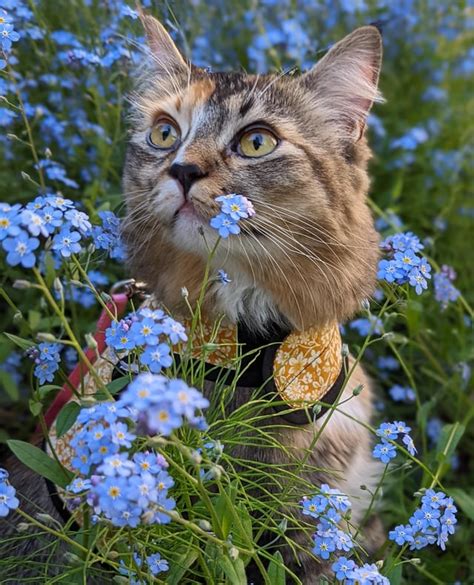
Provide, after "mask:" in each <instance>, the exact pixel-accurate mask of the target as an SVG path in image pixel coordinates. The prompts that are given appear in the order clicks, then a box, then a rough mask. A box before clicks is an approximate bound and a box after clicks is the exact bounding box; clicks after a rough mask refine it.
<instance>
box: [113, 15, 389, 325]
mask: <svg viewBox="0 0 474 585" xmlns="http://www.w3.org/2000/svg"><path fill="white" fill-rule="evenodd" d="M142 21H143V24H144V26H145V30H146V33H147V37H148V43H149V53H150V55H149V59H148V63H147V64H146V65H145V66H144V67H143V70H142V71H141V74H140V77H139V80H138V83H137V86H136V91H135V93H134V94H133V96H132V116H131V128H130V139H129V147H128V153H127V158H126V165H125V172H124V191H125V196H126V201H127V218H126V221H125V230H124V234H125V239H126V242H127V244H128V248H129V260H130V267H131V269H132V271H133V272H134V274H135V275H136V276H138V277H140V278H142V279H145V280H146V281H148V283H149V284H150V286H151V287H152V288H153V289H155V290H156V291H157V294H158V296H159V297H160V298H161V299H162V300H163V301H164V302H165V303H166V304H167V305H168V306H170V305H171V306H172V305H174V304H176V299H177V298H179V291H180V290H181V287H186V288H187V289H188V290H189V291H190V295H191V296H195V295H196V294H197V290H198V287H199V284H200V281H201V279H202V274H203V268H204V264H205V260H206V257H207V254H208V246H211V247H212V245H213V242H214V241H215V239H216V232H215V230H213V229H212V228H211V227H210V226H209V221H210V219H211V218H212V217H213V216H215V215H216V214H217V212H218V211H219V207H218V204H217V203H216V201H215V199H216V197H219V196H220V195H223V194H230V193H237V194H241V195H244V196H245V197H247V198H248V199H249V200H250V201H251V202H252V203H253V206H254V208H255V211H256V214H255V215H254V216H253V217H252V218H250V219H247V220H244V221H243V222H242V223H241V228H242V231H241V233H240V234H239V235H235V236H231V237H230V238H228V239H227V240H223V241H222V242H221V244H220V246H219V249H218V253H217V256H216V260H215V263H214V269H216V268H224V269H225V270H226V271H227V272H228V273H229V276H230V278H231V279H232V281H233V282H232V283H230V284H227V285H225V286H223V285H219V284H216V285H215V286H213V287H211V289H210V293H209V295H208V302H209V303H210V304H211V305H212V306H215V307H217V308H218V309H220V310H222V311H224V312H226V313H227V314H228V315H229V317H231V318H238V319H242V318H244V319H245V318H247V319H250V320H251V321H252V322H254V323H257V324H261V325H264V322H265V321H266V320H268V319H270V318H272V319H273V318H275V315H276V314H278V313H280V314H282V315H284V316H285V317H286V319H287V320H288V321H289V322H290V323H291V324H292V325H293V326H294V327H297V328H302V327H307V326H309V325H314V324H319V323H322V322H325V321H329V320H333V319H338V320H343V319H345V318H347V317H349V316H350V315H352V314H353V313H354V312H355V311H356V310H357V309H358V307H359V306H360V302H361V301H362V300H363V299H364V298H366V297H367V296H369V295H370V294H371V293H372V291H373V288H374V283H375V267H376V262H377V256H378V238H377V234H376V232H375V230H374V227H373V221H372V217H371V214H370V212H369V210H368V208H367V204H366V195H367V190H368V185H369V180H368V176H367V161H368V159H369V157H370V150H369V148H368V146H367V142H366V138H365V135H364V132H365V126H366V118H367V115H368V112H369V110H370V108H371V106H372V104H373V102H374V101H375V100H377V99H379V94H378V92H377V82H378V77H379V71H380V65H381V57H382V42H381V36H380V33H379V31H378V30H377V29H376V28H375V27H373V26H365V27H362V28H359V29H357V30H355V31H354V32H353V33H352V34H350V35H349V36H347V37H346V38H344V39H343V40H342V41H340V42H339V43H337V44H336V45H334V46H333V47H332V48H331V49H330V50H329V51H328V53H327V54H326V55H325V56H324V57H323V58H322V59H321V60H320V61H319V62H318V63H317V64H316V65H315V66H314V67H313V68H312V69H310V70H309V71H307V72H305V73H303V74H301V75H285V74H272V75H248V74H246V73H243V72H238V73H213V72H208V71H206V70H203V69H200V68H198V67H195V66H193V65H191V64H189V63H187V62H186V61H185V60H184V59H183V58H182V56H181V55H180V53H179V51H178V50H177V48H176V46H175V44H174V43H173V41H172V39H171V38H170V36H169V35H168V33H167V32H166V31H165V30H164V28H163V27H162V25H161V24H160V23H159V22H158V21H157V20H155V19H154V18H153V17H151V16H149V15H142ZM206 243H207V244H206ZM224 289H225V290H224ZM209 299H211V300H209Z"/></svg>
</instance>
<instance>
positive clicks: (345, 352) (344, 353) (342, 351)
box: [341, 343, 349, 357]
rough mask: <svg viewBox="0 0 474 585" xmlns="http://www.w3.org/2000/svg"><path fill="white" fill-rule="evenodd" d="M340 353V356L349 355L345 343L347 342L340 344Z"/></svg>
mask: <svg viewBox="0 0 474 585" xmlns="http://www.w3.org/2000/svg"><path fill="white" fill-rule="evenodd" d="M341 355H342V357H347V356H348V355H349V346H348V345H347V343H343V344H342V347H341Z"/></svg>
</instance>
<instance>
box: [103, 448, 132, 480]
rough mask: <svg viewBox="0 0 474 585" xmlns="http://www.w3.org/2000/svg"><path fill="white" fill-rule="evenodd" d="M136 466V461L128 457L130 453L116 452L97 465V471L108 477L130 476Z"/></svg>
mask: <svg viewBox="0 0 474 585" xmlns="http://www.w3.org/2000/svg"><path fill="white" fill-rule="evenodd" d="M134 468H135V466H134V463H133V461H130V459H129V458H128V453H115V454H113V455H108V456H107V457H105V458H104V460H103V462H102V463H101V464H100V465H99V466H98V467H97V471H98V473H101V474H103V475H106V476H107V477H115V476H120V477H129V476H130V475H132V473H133V471H134Z"/></svg>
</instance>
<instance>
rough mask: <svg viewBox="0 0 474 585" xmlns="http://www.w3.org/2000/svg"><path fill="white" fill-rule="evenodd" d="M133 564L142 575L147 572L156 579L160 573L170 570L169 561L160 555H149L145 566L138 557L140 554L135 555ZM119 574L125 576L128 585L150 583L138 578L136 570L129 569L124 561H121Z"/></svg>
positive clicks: (145, 584)
mask: <svg viewBox="0 0 474 585" xmlns="http://www.w3.org/2000/svg"><path fill="white" fill-rule="evenodd" d="M133 564H134V565H135V566H136V567H138V568H139V570H140V572H141V573H142V572H145V573H148V574H151V575H153V577H156V576H157V575H159V574H160V573H163V572H165V571H167V570H168V568H169V566H168V561H166V560H165V559H162V558H161V555H160V553H153V554H152V555H148V556H147V557H146V559H145V565H144V564H143V561H142V559H141V558H140V557H139V556H138V554H137V553H133ZM119 573H120V575H123V576H124V577H127V578H128V579H129V581H128V583H130V585H147V583H148V582H149V581H143V580H142V579H139V578H137V571H136V569H135V568H130V567H127V566H126V564H125V563H124V561H123V559H121V560H120V567H119Z"/></svg>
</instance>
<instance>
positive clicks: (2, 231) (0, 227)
mask: <svg viewBox="0 0 474 585" xmlns="http://www.w3.org/2000/svg"><path fill="white" fill-rule="evenodd" d="M19 223H20V216H19V214H18V210H17V209H14V208H12V207H10V206H9V205H7V204H2V205H1V206H0V241H1V240H4V239H5V238H6V237H7V236H18V235H19V234H20V232H21V228H20V226H19Z"/></svg>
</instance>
